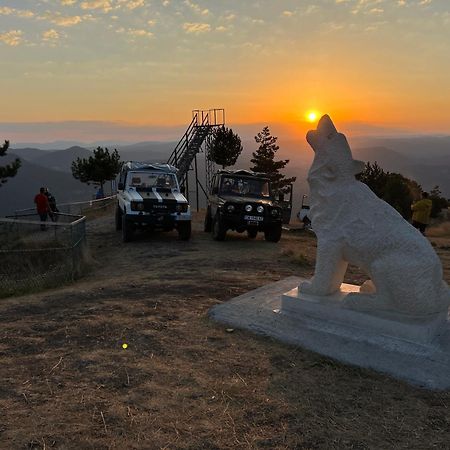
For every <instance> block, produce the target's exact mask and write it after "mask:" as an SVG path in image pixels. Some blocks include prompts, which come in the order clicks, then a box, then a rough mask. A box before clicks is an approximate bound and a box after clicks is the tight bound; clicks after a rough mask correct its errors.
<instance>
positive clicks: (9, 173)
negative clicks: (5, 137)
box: [0, 141, 22, 187]
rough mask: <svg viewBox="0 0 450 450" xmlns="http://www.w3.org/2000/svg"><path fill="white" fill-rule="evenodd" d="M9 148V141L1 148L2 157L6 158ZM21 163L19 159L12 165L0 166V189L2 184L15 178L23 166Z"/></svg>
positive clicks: (0, 154)
mask: <svg viewBox="0 0 450 450" xmlns="http://www.w3.org/2000/svg"><path fill="white" fill-rule="evenodd" d="M8 148H9V141H5V143H4V144H3V145H2V146H1V147H0V157H1V156H6V152H7V151H8ZM21 164H22V163H21V161H20V159H19V158H16V159H15V160H14V161H13V162H12V163H11V164H7V165H6V166H0V187H1V186H2V184H4V183H6V182H7V181H8V178H12V177H15V176H16V174H17V171H18V170H19V167H20V166H21Z"/></svg>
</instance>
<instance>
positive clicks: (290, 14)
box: [281, 11, 295, 17]
mask: <svg viewBox="0 0 450 450" xmlns="http://www.w3.org/2000/svg"><path fill="white" fill-rule="evenodd" d="M294 14H295V12H293V11H283V12H282V13H281V15H282V16H283V17H292V16H293V15H294Z"/></svg>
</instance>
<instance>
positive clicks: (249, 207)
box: [245, 205, 253, 212]
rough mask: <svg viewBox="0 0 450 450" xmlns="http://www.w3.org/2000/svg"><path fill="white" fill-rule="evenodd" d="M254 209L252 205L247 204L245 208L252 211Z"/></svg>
mask: <svg viewBox="0 0 450 450" xmlns="http://www.w3.org/2000/svg"><path fill="white" fill-rule="evenodd" d="M252 209H253V207H252V205H245V210H246V211H247V212H251V210H252Z"/></svg>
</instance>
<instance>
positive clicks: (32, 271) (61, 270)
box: [0, 213, 87, 297]
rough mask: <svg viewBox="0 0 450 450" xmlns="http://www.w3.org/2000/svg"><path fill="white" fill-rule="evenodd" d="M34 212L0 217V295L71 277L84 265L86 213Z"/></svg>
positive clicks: (46, 285) (73, 277) (23, 290)
mask: <svg viewBox="0 0 450 450" xmlns="http://www.w3.org/2000/svg"><path fill="white" fill-rule="evenodd" d="M54 220H55V221H47V222H41V221H40V218H39V216H38V215H37V214H36V213H30V214H21V215H19V214H16V215H15V217H14V218H0V297H6V296H10V295H16V294H21V293H26V292H33V291H37V290H40V289H43V288H47V287H54V286H58V285H61V284H63V283H65V282H68V281H72V280H74V279H75V278H77V277H78V276H79V275H81V274H82V272H83V269H84V268H85V266H86V264H85V263H86V260H87V245H86V217H84V216H81V215H73V214H64V213H59V214H56V215H55V216H54Z"/></svg>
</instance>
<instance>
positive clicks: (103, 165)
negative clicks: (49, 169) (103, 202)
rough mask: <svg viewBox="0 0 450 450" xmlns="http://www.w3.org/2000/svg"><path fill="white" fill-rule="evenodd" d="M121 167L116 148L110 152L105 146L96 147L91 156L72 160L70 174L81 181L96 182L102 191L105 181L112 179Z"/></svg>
mask: <svg viewBox="0 0 450 450" xmlns="http://www.w3.org/2000/svg"><path fill="white" fill-rule="evenodd" d="M121 167H122V162H121V161H120V156H119V153H118V152H117V150H114V151H113V152H112V153H111V154H110V153H109V150H108V149H107V148H105V149H103V148H102V147H97V149H96V150H94V154H93V156H89V158H77V159H76V161H73V162H72V175H73V176H74V178H76V179H77V180H80V181H81V182H82V183H87V184H90V183H98V184H99V185H100V188H101V191H102V192H103V185H104V184H105V181H108V180H114V179H115V178H116V176H117V174H118V173H119V172H120V169H121Z"/></svg>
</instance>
